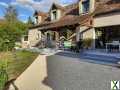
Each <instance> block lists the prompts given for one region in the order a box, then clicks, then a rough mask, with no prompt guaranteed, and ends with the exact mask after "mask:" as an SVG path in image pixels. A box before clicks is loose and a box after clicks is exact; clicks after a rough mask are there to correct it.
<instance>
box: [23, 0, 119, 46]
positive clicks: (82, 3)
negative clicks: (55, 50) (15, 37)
mask: <svg viewBox="0 0 120 90" xmlns="http://www.w3.org/2000/svg"><path fill="white" fill-rule="evenodd" d="M34 17H35V18H36V22H37V23H36V25H34V26H33V27H30V30H29V32H28V36H27V37H28V40H27V42H28V43H29V45H28V46H29V47H34V46H40V45H41V44H42V45H43V44H44V45H46V44H48V45H50V44H53V42H54V43H57V42H59V41H60V40H61V39H62V38H64V39H65V40H68V41H71V42H77V41H79V40H80V39H83V40H87V39H91V45H90V48H104V47H105V44H106V43H107V42H109V41H114V40H120V33H119V32H120V30H119V29H120V20H119V19H120V1H119V0H79V1H78V2H77V3H75V4H72V5H68V6H60V5H58V4H55V3H53V5H52V6H51V8H50V10H49V12H48V13H43V12H37V11H36V12H35V14H34ZM23 42H24V40H23ZM42 42H44V43H42ZM51 42H52V43H51Z"/></svg>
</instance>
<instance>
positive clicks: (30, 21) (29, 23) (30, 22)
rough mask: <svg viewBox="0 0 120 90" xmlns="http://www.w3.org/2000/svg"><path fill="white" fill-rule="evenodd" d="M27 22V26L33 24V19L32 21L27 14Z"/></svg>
mask: <svg viewBox="0 0 120 90" xmlns="http://www.w3.org/2000/svg"><path fill="white" fill-rule="evenodd" d="M27 24H28V27H31V26H33V24H34V23H33V21H32V18H31V17H30V16H29V17H28V22H27Z"/></svg>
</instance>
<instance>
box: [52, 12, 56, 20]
mask: <svg viewBox="0 0 120 90" xmlns="http://www.w3.org/2000/svg"><path fill="white" fill-rule="evenodd" d="M52 13H53V20H56V19H57V11H53V12H52Z"/></svg>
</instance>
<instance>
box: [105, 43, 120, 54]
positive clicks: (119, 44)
mask: <svg viewBox="0 0 120 90" xmlns="http://www.w3.org/2000/svg"><path fill="white" fill-rule="evenodd" d="M109 45H111V46H118V47H119V52H120V43H119V41H113V42H112V43H106V52H108V46H109Z"/></svg>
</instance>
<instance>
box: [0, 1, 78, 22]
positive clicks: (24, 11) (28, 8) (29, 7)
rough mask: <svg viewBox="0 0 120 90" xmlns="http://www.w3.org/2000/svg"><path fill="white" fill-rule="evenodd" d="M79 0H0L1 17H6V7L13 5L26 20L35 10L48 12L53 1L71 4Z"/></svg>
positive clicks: (24, 20) (19, 15) (22, 19)
mask: <svg viewBox="0 0 120 90" xmlns="http://www.w3.org/2000/svg"><path fill="white" fill-rule="evenodd" d="M77 1H78V0H0V18H4V14H5V11H6V8H7V7H8V6H9V5H12V6H14V7H15V8H16V10H17V12H18V19H19V20H21V21H23V22H26V21H27V20H28V17H29V16H30V17H32V16H33V14H34V11H35V10H37V11H43V12H48V11H49V9H50V6H51V5H52V3H57V4H60V5H69V4H72V3H75V2H77Z"/></svg>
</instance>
